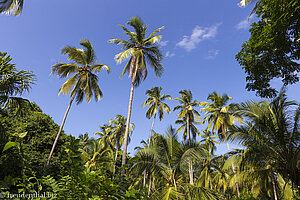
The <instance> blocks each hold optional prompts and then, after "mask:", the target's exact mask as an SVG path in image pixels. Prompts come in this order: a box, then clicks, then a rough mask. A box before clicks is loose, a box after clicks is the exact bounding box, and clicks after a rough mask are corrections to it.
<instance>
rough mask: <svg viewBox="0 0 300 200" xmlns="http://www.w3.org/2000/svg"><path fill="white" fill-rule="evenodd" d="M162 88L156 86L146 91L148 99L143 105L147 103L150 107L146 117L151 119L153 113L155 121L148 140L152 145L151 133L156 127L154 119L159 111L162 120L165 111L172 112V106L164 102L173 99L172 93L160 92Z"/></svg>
mask: <svg viewBox="0 0 300 200" xmlns="http://www.w3.org/2000/svg"><path fill="white" fill-rule="evenodd" d="M161 90H162V87H154V88H152V89H151V90H147V91H146V95H147V96H148V98H147V100H146V101H145V102H144V103H143V107H145V106H146V105H147V106H148V107H149V108H148V110H147V112H146V117H147V118H148V119H150V118H151V117H152V116H153V115H154V117H153V122H152V126H151V130H150V136H149V140H148V145H150V141H151V135H152V131H153V127H154V121H155V118H156V115H157V113H158V117H159V120H160V121H161V120H162V119H163V118H164V112H166V113H168V114H169V113H170V112H171V109H170V107H169V106H168V105H167V104H166V103H164V102H163V101H164V100H166V99H170V100H172V98H171V96H170V95H168V94H167V95H166V94H162V95H161V94H160V93H161Z"/></svg>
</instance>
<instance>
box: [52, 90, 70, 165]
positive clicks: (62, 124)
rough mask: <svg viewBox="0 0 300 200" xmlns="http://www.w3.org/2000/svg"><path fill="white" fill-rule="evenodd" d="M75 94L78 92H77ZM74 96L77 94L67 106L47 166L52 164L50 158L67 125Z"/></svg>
mask: <svg viewBox="0 0 300 200" xmlns="http://www.w3.org/2000/svg"><path fill="white" fill-rule="evenodd" d="M75 94H76V93H75ZM74 98H75V95H74V96H73V97H72V99H71V101H70V103H69V105H68V108H67V110H66V112H65V115H64V118H63V121H62V123H61V126H60V128H59V131H58V133H57V136H56V138H55V141H54V143H53V145H52V149H51V151H50V155H49V158H48V161H47V164H46V165H47V166H48V165H49V164H50V160H51V157H52V155H53V152H54V148H55V146H56V143H57V141H58V138H59V136H60V134H61V131H62V129H63V127H64V125H65V121H66V118H67V115H68V113H69V110H70V108H71V105H72V102H73V100H74Z"/></svg>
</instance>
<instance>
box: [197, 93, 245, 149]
mask: <svg viewBox="0 0 300 200" xmlns="http://www.w3.org/2000/svg"><path fill="white" fill-rule="evenodd" d="M230 99H232V97H229V96H228V95H227V94H223V95H222V96H220V95H219V94H218V93H217V92H213V93H211V94H209V95H208V97H207V100H210V101H211V103H210V102H200V105H201V106H203V108H202V109H201V110H202V111H204V112H205V115H206V116H205V118H204V121H207V122H208V126H207V130H206V131H209V129H211V131H212V132H214V131H217V133H218V135H219V137H220V139H222V140H225V141H226V144H227V148H228V151H229V152H230V147H229V143H228V134H229V133H228V129H229V128H230V127H231V126H233V125H234V123H235V121H237V122H241V121H242V118H241V117H240V116H239V115H238V112H236V111H237V108H238V107H237V105H236V104H229V105H227V103H228V101H229V100H230Z"/></svg>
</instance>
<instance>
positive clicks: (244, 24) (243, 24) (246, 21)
mask: <svg viewBox="0 0 300 200" xmlns="http://www.w3.org/2000/svg"><path fill="white" fill-rule="evenodd" d="M252 18H253V17H252V16H251V17H250V18H248V17H247V18H246V19H244V20H242V21H240V23H238V24H237V25H235V28H236V29H237V30H243V29H244V30H247V29H249V27H250V24H251V23H252V22H251V20H252Z"/></svg>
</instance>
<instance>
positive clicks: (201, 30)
mask: <svg viewBox="0 0 300 200" xmlns="http://www.w3.org/2000/svg"><path fill="white" fill-rule="evenodd" d="M220 25H221V24H216V25H214V26H211V27H201V26H196V27H195V28H194V29H193V32H192V34H191V35H190V36H187V35H185V36H183V39H182V40H181V41H180V42H178V43H177V44H176V46H180V47H183V48H185V49H186V50H187V51H191V50H193V49H195V48H196V46H197V44H199V43H200V42H202V41H203V40H208V39H211V38H214V37H215V36H216V34H217V30H218V27H219V26H220Z"/></svg>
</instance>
